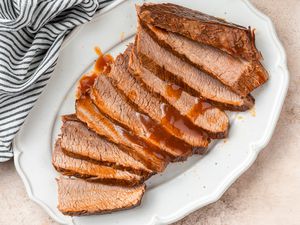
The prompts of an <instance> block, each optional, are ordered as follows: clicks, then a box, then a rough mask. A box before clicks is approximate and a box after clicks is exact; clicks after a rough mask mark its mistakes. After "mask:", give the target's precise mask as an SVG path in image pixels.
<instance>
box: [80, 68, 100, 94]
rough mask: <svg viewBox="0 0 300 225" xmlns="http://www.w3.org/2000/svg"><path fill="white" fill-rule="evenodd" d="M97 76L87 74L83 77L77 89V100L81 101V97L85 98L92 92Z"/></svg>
mask: <svg viewBox="0 0 300 225" xmlns="http://www.w3.org/2000/svg"><path fill="white" fill-rule="evenodd" d="M97 77H98V75H97V74H95V73H92V74H85V75H83V76H82V77H81V78H80V80H79V84H78V87H77V93H76V99H79V98H80V97H81V96H84V95H86V94H88V93H89V92H90V89H91V87H92V86H93V85H94V83H95V80H96V78H97Z"/></svg>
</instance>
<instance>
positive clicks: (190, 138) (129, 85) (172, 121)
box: [108, 46, 209, 147]
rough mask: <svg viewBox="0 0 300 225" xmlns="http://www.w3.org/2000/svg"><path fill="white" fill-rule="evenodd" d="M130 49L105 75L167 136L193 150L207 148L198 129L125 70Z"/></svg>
mask: <svg viewBox="0 0 300 225" xmlns="http://www.w3.org/2000/svg"><path fill="white" fill-rule="evenodd" d="M131 47H132V46H130V47H129V48H128V49H127V50H126V51H125V53H124V54H119V55H118V56H117V58H116V60H115V63H114V65H113V66H112V69H111V72H110V73H109V74H108V76H109V77H110V78H111V79H112V82H113V84H114V86H115V87H117V88H118V89H119V90H120V91H122V93H123V94H124V95H125V96H126V97H127V98H128V99H129V100H130V101H131V102H132V103H133V104H134V105H135V107H136V108H138V109H139V110H140V111H141V112H143V113H144V114H146V115H148V116H149V117H151V119H153V120H154V121H155V122H156V123H158V124H161V126H162V127H164V128H165V129H166V130H167V131H168V132H169V133H170V134H172V135H174V136H176V137H177V138H180V139H182V140H183V141H185V142H186V143H188V144H190V145H191V146H194V147H198V146H200V147H207V145H208V143H209V139H208V137H207V134H206V133H205V132H203V130H202V129H200V128H199V127H197V126H195V125H194V124H193V123H192V122H191V121H190V120H189V119H187V118H186V117H185V116H182V115H181V113H180V112H179V111H178V110H177V109H176V108H174V107H173V106H171V105H170V104H169V103H167V102H166V101H165V100H164V99H162V98H161V97H160V96H159V95H157V94H156V93H154V92H151V91H150V90H149V89H147V88H146V86H145V85H144V84H143V83H141V82H140V81H139V80H137V79H136V78H135V77H134V76H133V75H131V74H130V72H129V71H128V62H129V57H130V53H131Z"/></svg>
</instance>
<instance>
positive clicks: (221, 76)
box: [143, 25, 268, 96]
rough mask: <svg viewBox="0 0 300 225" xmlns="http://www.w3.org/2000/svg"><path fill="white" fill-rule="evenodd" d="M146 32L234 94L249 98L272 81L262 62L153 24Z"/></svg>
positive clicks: (147, 27) (146, 28) (146, 27)
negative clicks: (226, 51) (248, 59)
mask: <svg viewBox="0 0 300 225" xmlns="http://www.w3.org/2000/svg"><path fill="white" fill-rule="evenodd" d="M143 27H145V30H146V31H148V32H149V34H150V35H151V36H152V38H154V39H155V40H156V41H157V42H158V43H159V44H160V45H161V46H163V47H166V48H167V49H168V50H170V51H171V52H172V53H174V54H175V55H177V56H178V57H179V58H182V59H184V60H185V61H187V62H189V63H191V64H192V65H194V66H195V67H197V68H198V69H200V70H202V71H204V72H206V73H207V74H209V75H211V76H212V77H214V78H216V79H218V80H219V81H221V82H222V83H223V84H225V85H226V86H228V87H229V88H230V89H231V90H232V91H233V92H235V93H237V94H238V95H241V96H247V95H248V94H249V93H250V92H251V91H253V90H254V89H255V88H257V87H259V86H261V85H262V84H263V83H265V82H266V81H267V80H268V73H267V71H266V70H265V69H264V68H263V66H262V65H261V63H260V62H258V61H250V62H249V61H246V60H241V59H238V58H234V57H232V56H230V55H228V54H227V53H225V52H222V51H220V50H218V49H216V48H213V47H211V46H208V45H204V44H201V43H198V42H195V41H193V40H190V39H188V38H186V37H183V36H181V35H178V34H175V33H172V32H167V31H164V30H162V29H160V28H156V27H154V26H151V25H144V26H143Z"/></svg>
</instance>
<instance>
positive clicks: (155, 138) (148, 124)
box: [91, 66, 192, 160]
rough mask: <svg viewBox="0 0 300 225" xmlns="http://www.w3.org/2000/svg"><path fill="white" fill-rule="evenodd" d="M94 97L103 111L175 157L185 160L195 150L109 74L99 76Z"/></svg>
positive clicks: (92, 94)
mask: <svg viewBox="0 0 300 225" xmlns="http://www.w3.org/2000/svg"><path fill="white" fill-rule="evenodd" d="M113 67H114V66H113ZM113 67H112V71H113V70H114V69H113ZM120 76H122V74H120ZM91 98H92V100H93V102H94V103H95V105H97V107H98V108H99V110H100V111H101V112H103V113H105V114H106V115H109V117H111V118H112V119H113V120H115V121H117V122H118V123H120V124H122V125H123V126H125V127H126V128H127V129H129V130H131V131H132V132H134V134H136V135H137V136H138V137H140V138H141V139H143V140H144V141H145V142H147V143H148V142H149V143H151V144H152V145H155V146H157V147H158V148H160V149H161V150H162V152H164V153H166V154H168V155H170V156H171V157H172V159H174V160H176V159H178V160H184V159H186V158H187V157H188V156H190V155H191V154H192V147H191V146H190V145H188V144H186V143H185V142H183V141H182V140H180V139H178V138H176V137H174V136H172V135H171V134H170V133H168V132H167V131H166V130H165V129H164V128H163V127H162V126H161V125H160V124H159V123H157V122H155V121H154V120H153V119H151V118H150V117H149V116H147V115H145V114H143V113H141V112H140V111H139V110H138V109H137V108H135V106H134V105H132V104H131V102H130V101H128V99H127V98H126V97H125V96H124V95H123V94H122V93H121V92H120V91H119V90H118V89H117V88H115V87H114V86H113V84H112V82H111V79H110V78H109V77H107V76H106V75H99V77H98V78H97V80H96V82H95V84H94V86H93V88H92V89H91ZM145 100H146V99H145Z"/></svg>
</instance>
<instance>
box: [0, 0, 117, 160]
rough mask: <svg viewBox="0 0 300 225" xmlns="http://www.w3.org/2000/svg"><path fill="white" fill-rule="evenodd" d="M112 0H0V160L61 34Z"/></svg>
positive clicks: (50, 65)
mask: <svg viewBox="0 0 300 225" xmlns="http://www.w3.org/2000/svg"><path fill="white" fill-rule="evenodd" d="M112 1H113V0H1V1H0V162H1V161H2V162H3V161H6V160H8V159H10V158H11V157H12V156H13V149H12V147H11V143H12V140H13V138H14V136H15V135H16V133H17V132H18V130H19V129H20V126H21V125H22V123H23V122H24V120H25V118H26V116H27V114H28V113H29V110H30V109H31V108H32V107H33V105H34V103H35V101H36V100H37V98H38V97H39V95H40V94H41V92H42V91H43V88H44V87H45V85H46V84H47V81H48V79H49V78H50V75H51V73H52V72H53V70H54V67H55V64H56V60H57V57H58V53H59V49H60V46H61V44H62V42H63V39H64V37H65V36H66V35H67V34H68V33H69V32H70V31H71V30H72V29H73V28H74V27H76V26H78V25H80V24H83V23H85V22H87V21H89V20H91V18H92V17H93V15H94V14H95V12H96V11H97V10H100V9H102V8H103V7H105V6H106V5H108V4H109V3H111V2H112Z"/></svg>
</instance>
